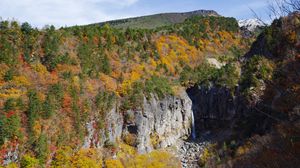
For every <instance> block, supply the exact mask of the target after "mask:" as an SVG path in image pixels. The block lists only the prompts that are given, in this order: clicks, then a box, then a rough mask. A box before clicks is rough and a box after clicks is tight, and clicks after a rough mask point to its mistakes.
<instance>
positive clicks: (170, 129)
mask: <svg viewBox="0 0 300 168" xmlns="http://www.w3.org/2000/svg"><path fill="white" fill-rule="evenodd" d="M123 116H124V117H123ZM191 118H192V101H191V99H190V98H189V97H188V95H187V93H186V92H183V93H181V94H180V95H179V96H168V97H165V98H164V99H162V100H159V99H158V98H157V97H156V96H154V95H153V96H151V98H150V99H146V98H144V100H143V104H142V105H141V108H140V109H137V110H128V111H126V112H124V113H123V114H120V113H119V112H118V108H114V109H112V110H111V111H110V112H109V113H108V114H107V117H106V120H105V123H106V130H105V131H104V130H100V131H97V130H96V129H95V127H94V126H93V125H94V124H96V120H97V119H93V120H91V122H89V123H87V126H86V128H87V131H88V134H87V136H86V138H85V143H84V145H83V147H84V148H89V147H92V146H95V147H101V146H103V145H104V143H105V142H107V141H110V142H115V141H116V140H117V139H121V138H122V137H124V136H126V135H128V134H130V135H131V136H134V137H135V140H136V143H135V144H136V147H137V149H138V151H139V152H140V153H146V152H150V151H151V150H153V149H154V148H165V147H168V146H171V145H174V144H175V143H176V141H177V140H178V139H180V138H188V137H189V135H190V133H191Z"/></svg>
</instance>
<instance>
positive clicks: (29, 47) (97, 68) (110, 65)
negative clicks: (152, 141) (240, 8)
mask: <svg viewBox="0 0 300 168" xmlns="http://www.w3.org/2000/svg"><path fill="white" fill-rule="evenodd" d="M252 41H253V39H251V38H243V37H242V36H241V34H240V30H239V27H238V24H237V21H236V20H235V19H234V18H225V17H213V16H208V17H202V16H196V17H192V18H190V19H187V20H186V21H185V22H183V23H178V24H175V25H172V26H165V27H159V28H156V29H129V28H128V29H126V30H124V29H116V28H112V27H110V25H108V24H106V25H104V26H98V25H90V26H75V27H70V28H60V29H56V28H55V27H53V26H48V27H46V28H44V29H41V30H39V29H36V28H32V27H31V26H30V24H28V23H23V24H21V25H20V24H19V23H18V22H15V21H12V22H8V21H2V22H1V23H0V109H1V112H0V146H1V148H0V149H1V150H0V155H1V157H0V162H1V164H3V165H9V166H12V167H13V166H16V165H20V166H21V167H38V165H40V166H41V167H44V166H45V165H46V166H47V167H61V166H62V165H66V166H67V167H100V165H102V164H104V163H105V165H106V166H107V167H117V165H118V164H123V165H126V164H127V166H128V165H130V164H135V165H141V164H149V165H151V164H152V165H155V164H153V163H154V162H157V164H156V165H159V164H161V165H162V167H164V164H171V165H169V166H170V167H174V165H175V166H176V165H177V166H178V162H177V161H173V160H174V158H173V157H172V156H171V155H170V154H168V153H164V152H163V151H155V152H154V153H150V154H148V155H137V154H136V151H135V148H134V145H133V144H132V143H131V142H132V141H134V140H132V139H130V138H132V137H128V136H127V137H124V138H123V139H120V140H119V142H118V143H110V142H107V143H106V144H105V145H104V147H103V149H101V151H99V150H97V149H95V148H90V149H81V147H82V146H83V141H84V138H85V136H86V135H87V128H86V123H87V122H88V121H90V120H91V119H92V118H97V119H98V120H97V122H96V123H95V124H94V125H93V127H94V128H95V129H96V130H108V129H109V126H108V125H107V124H106V121H105V118H106V114H107V112H108V111H109V110H110V109H112V108H113V107H114V106H115V105H116V104H117V106H118V107H119V109H120V111H119V113H120V114H122V113H123V112H125V111H126V110H130V109H139V108H141V104H142V102H141V101H142V100H143V97H144V96H145V97H147V98H151V96H152V95H153V94H154V95H157V97H159V98H164V97H165V96H167V95H177V94H179V92H180V90H181V89H180V88H183V89H184V88H187V87H189V86H192V85H194V84H197V83H198V84H199V83H201V84H208V82H209V81H213V82H214V83H216V84H217V85H219V86H223V87H227V88H229V89H232V90H234V89H235V87H236V86H237V84H238V81H239V77H240V65H239V62H238V60H239V58H240V57H241V56H242V55H244V54H245V53H246V51H247V50H248V49H249V48H250V44H251V42H252ZM209 59H213V60H215V61H217V62H218V63H219V64H222V65H225V66H222V67H221V68H219V69H218V68H216V66H214V64H211V63H210V62H209V61H208V60H209ZM116 150H117V151H118V152H119V155H120V157H121V158H122V157H125V155H128V154H129V155H130V156H132V158H135V159H133V160H132V163H131V162H130V163H129V160H128V161H126V160H123V161H122V163H119V162H118V160H117V161H115V160H109V159H110V156H112V155H111V153H115V151H116ZM9 152H10V153H9ZM8 153H9V154H8ZM17 156H18V157H17ZM149 157H150V158H153V159H149ZM1 159H2V160H1ZM103 160H104V163H103ZM147 160H148V161H147ZM175 160H176V159H175ZM14 162H15V163H14ZM158 163H159V164H158ZM149 165H148V166H149ZM144 166H145V165H144ZM142 167H143V166H142Z"/></svg>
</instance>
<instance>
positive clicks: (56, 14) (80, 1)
mask: <svg viewBox="0 0 300 168" xmlns="http://www.w3.org/2000/svg"><path fill="white" fill-rule="evenodd" d="M250 8H251V9H253V10H254V11H256V13H257V14H258V15H260V16H261V17H262V18H264V19H267V17H266V15H265V13H266V11H267V0H0V17H1V18H2V19H3V20H7V19H8V20H17V21H19V22H29V23H30V24H31V25H33V26H35V27H39V28H42V27H44V26H45V25H55V26H56V27H61V26H72V25H85V24H90V23H97V22H102V21H108V20H114V19H120V18H127V17H134V16H142V15H149V14H156V13H166V12H187V11H193V10H199V9H207V10H215V11H216V12H218V13H219V14H221V15H223V16H230V17H235V18H237V19H248V18H253V17H254V15H253V12H251V10H250Z"/></svg>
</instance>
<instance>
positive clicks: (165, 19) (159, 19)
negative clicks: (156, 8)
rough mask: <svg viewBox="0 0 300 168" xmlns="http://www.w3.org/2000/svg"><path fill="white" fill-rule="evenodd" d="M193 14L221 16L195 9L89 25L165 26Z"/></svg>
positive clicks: (181, 20) (116, 26)
mask: <svg viewBox="0 0 300 168" xmlns="http://www.w3.org/2000/svg"><path fill="white" fill-rule="evenodd" d="M193 16H221V15H219V14H218V13H217V12H216V11H214V10H203V9H201V10H195V11H190V12H170V13H158V14H152V15H145V16H137V17H131V18H125V19H117V20H111V21H105V22H100V23H93V24H89V25H100V26H103V25H105V24H109V25H111V26H112V27H115V28H121V29H122V28H123V29H124V28H145V29H152V28H157V27H162V26H167V25H171V24H176V23H182V22H184V21H185V20H186V19H188V18H190V17H193Z"/></svg>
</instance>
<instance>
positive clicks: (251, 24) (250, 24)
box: [238, 19, 266, 31]
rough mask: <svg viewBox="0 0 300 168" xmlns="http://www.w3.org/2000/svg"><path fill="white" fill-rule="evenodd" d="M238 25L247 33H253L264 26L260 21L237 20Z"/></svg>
mask: <svg viewBox="0 0 300 168" xmlns="http://www.w3.org/2000/svg"><path fill="white" fill-rule="evenodd" d="M238 23H239V26H240V27H245V28H246V29H247V30H249V31H255V30H256V28H259V27H264V26H266V25H265V24H264V23H263V22H262V21H260V20H258V19H245V20H239V22H238Z"/></svg>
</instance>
